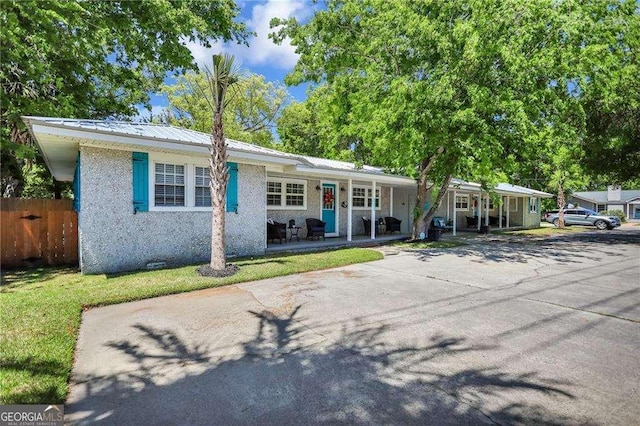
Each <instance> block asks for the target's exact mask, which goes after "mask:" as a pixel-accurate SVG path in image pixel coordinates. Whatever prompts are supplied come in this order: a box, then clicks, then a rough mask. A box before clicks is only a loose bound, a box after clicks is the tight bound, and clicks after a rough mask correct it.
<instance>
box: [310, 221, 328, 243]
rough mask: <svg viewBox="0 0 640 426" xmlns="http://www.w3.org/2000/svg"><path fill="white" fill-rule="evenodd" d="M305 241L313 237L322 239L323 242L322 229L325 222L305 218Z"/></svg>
mask: <svg viewBox="0 0 640 426" xmlns="http://www.w3.org/2000/svg"><path fill="white" fill-rule="evenodd" d="M306 222H307V239H311V238H313V237H318V239H320V237H322V239H323V240H324V227H325V226H326V225H327V224H326V223H325V222H323V221H321V220H320V219H314V218H307V219H306Z"/></svg>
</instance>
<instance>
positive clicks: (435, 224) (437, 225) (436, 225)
mask: <svg viewBox="0 0 640 426" xmlns="http://www.w3.org/2000/svg"><path fill="white" fill-rule="evenodd" d="M431 228H433V229H440V230H441V231H442V232H447V231H451V230H453V225H447V221H446V220H445V219H444V217H438V216H436V217H434V218H433V219H431Z"/></svg>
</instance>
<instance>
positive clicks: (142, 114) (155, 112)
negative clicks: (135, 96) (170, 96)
mask: <svg viewBox="0 0 640 426" xmlns="http://www.w3.org/2000/svg"><path fill="white" fill-rule="evenodd" d="M166 108H167V106H166V105H151V111H149V110H148V109H147V108H146V107H145V106H143V105H140V104H139V105H137V109H138V116H137V117H138V119H139V120H150V119H151V118H156V117H159V116H160V115H161V114H162V113H163V112H164V110H165V109H166Z"/></svg>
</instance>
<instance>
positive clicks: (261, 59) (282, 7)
mask: <svg viewBox="0 0 640 426" xmlns="http://www.w3.org/2000/svg"><path fill="white" fill-rule="evenodd" d="M236 2H237V4H238V6H240V9H241V12H240V16H239V17H238V18H237V19H238V20H239V21H241V22H244V23H245V24H246V26H247V28H248V29H249V31H253V32H254V33H256V35H255V36H252V37H250V38H249V40H248V42H249V46H248V47H247V46H244V45H238V44H235V43H221V42H215V43H212V47H211V48H209V49H207V48H205V47H203V46H201V45H199V44H197V43H187V47H189V49H190V50H191V53H192V54H193V57H194V58H195V60H196V62H197V63H198V65H202V64H208V63H209V62H210V61H211V55H213V54H214V53H220V52H226V53H230V54H232V55H234V56H235V59H236V61H237V62H239V63H240V64H241V66H242V68H243V69H245V70H247V71H251V72H254V73H256V74H262V75H264V76H265V78H266V79H267V80H268V81H272V82H280V83H282V84H284V77H285V76H286V75H287V73H289V72H290V71H291V70H292V69H293V66H294V65H295V64H296V62H297V60H298V55H297V54H296V53H295V49H294V47H293V46H291V45H290V44H289V43H288V42H287V41H285V42H284V43H282V45H276V44H274V43H273V42H272V41H271V39H269V37H268V35H269V33H270V32H271V31H273V30H271V29H270V28H269V22H270V21H271V19H272V18H290V17H295V18H296V19H298V20H299V21H305V20H307V19H308V18H310V17H311V16H312V14H313V11H314V9H315V8H317V7H318V6H317V5H314V4H312V3H311V2H310V1H305V0H255V1H254V0H248V1H242V0H236ZM172 81H173V80H172V79H171V78H167V80H166V82H167V83H169V84H170V83H171V82H172ZM306 87H307V85H300V86H292V87H288V88H287V89H288V91H289V93H290V94H291V96H292V97H293V98H294V99H296V100H299V101H301V100H304V99H305V98H306V95H305V91H306ZM151 105H152V113H153V114H154V115H156V114H157V113H158V112H160V110H162V109H163V108H164V107H165V106H166V105H167V99H166V98H165V97H164V96H161V95H152V96H151ZM141 115H142V116H148V113H147V112H146V111H144V112H142V111H141Z"/></svg>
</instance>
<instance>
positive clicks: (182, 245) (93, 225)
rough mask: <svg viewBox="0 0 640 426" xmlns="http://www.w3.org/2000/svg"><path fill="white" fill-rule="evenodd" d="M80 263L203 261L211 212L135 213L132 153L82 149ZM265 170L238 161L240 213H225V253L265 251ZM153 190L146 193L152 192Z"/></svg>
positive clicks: (94, 268) (120, 266)
mask: <svg viewBox="0 0 640 426" xmlns="http://www.w3.org/2000/svg"><path fill="white" fill-rule="evenodd" d="M80 162H81V177H80V179H81V195H80V202H81V210H80V213H79V224H78V232H79V246H80V248H79V250H80V267H81V269H82V272H83V273H91V274H92V273H110V272H121V271H129V270H136V269H142V268H144V267H145V266H146V264H147V263H149V262H166V263H167V265H171V266H172V265H183V264H191V263H199V262H207V261H208V260H209V257H210V254H211V212H210V211H176V212H168V211H149V212H139V213H137V214H135V215H134V214H133V205H132V199H133V183H132V179H133V178H132V159H131V152H128V151H118V150H109V149H101V148H92V147H81V148H80ZM265 188H266V183H265V169H264V167H261V166H251V165H246V164H239V165H238V200H239V207H238V213H227V216H226V244H227V254H228V255H229V256H247V255H258V254H263V253H264V251H265V248H266V200H265V196H264V194H265ZM152 196H153V194H150V197H152Z"/></svg>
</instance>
